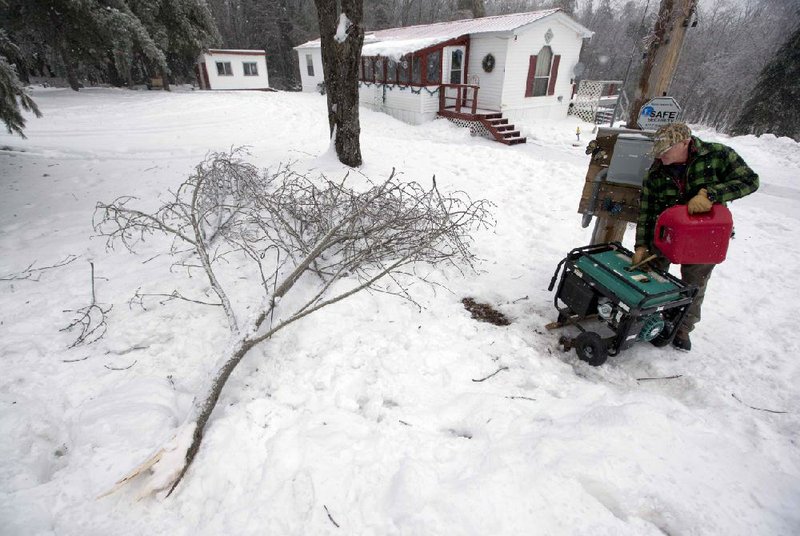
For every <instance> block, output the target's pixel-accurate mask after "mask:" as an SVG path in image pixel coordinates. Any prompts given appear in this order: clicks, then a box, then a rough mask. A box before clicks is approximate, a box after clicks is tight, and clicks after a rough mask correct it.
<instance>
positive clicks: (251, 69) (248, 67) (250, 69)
mask: <svg viewBox="0 0 800 536" xmlns="http://www.w3.org/2000/svg"><path fill="white" fill-rule="evenodd" d="M242 67H244V75H245V76H258V63H256V62H254V61H243V62H242Z"/></svg>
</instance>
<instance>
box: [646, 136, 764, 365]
mask: <svg viewBox="0 0 800 536" xmlns="http://www.w3.org/2000/svg"><path fill="white" fill-rule="evenodd" d="M652 154H653V155H655V157H656V160H655V162H653V165H652V166H651V167H650V170H649V171H648V172H647V175H646V176H645V178H644V182H643V184H642V193H641V197H640V209H639V219H638V221H637V224H636V248H635V253H634V255H633V259H632V264H636V263H638V262H641V261H642V260H643V259H645V258H647V256H649V255H650V253H651V252H653V253H658V251H657V250H656V249H655V248H654V247H653V238H654V233H655V226H656V219H657V218H658V216H659V215H660V214H661V213H662V212H663V211H664V210H666V209H668V208H669V207H671V206H673V205H687V206H688V210H689V214H698V213H702V212H708V211H710V210H711V206H712V205H713V204H714V203H727V202H728V201H733V200H734V199H739V198H740V197H744V196H746V195H748V194H750V193H753V192H754V191H756V190H757V189H758V175H756V174H755V173H754V172H753V170H752V169H750V167H749V166H748V165H747V164H746V163H745V162H744V160H742V157H740V156H739V155H738V154H737V153H736V151H734V150H733V149H731V148H730V147H727V146H725V145H722V144H720V143H707V142H704V141H702V140H701V139H699V138H697V137H696V136H692V132H691V130H689V127H687V126H686V124H684V123H672V124H670V125H666V126H664V127H661V128H660V129H658V130H657V131H656V133H655V136H654V143H653V151H652ZM654 264H655V265H656V266H657V267H658V268H661V269H663V270H666V269H668V268H669V261H668V260H667V259H666V258H664V257H662V256H659V257H658V259H656V261H654ZM713 269H714V265H713V264H684V265H681V279H683V280H684V281H685V282H686V283H688V284H690V285H697V287H698V292H697V296H696V297H695V299H694V301H693V302H692V305H691V306H690V307H689V311H688V312H687V314H686V317H685V318H684V321H683V324H681V326H680V327H679V328H678V332H677V333H676V335H675V338H674V340H673V342H672V344H673V346H675V347H676V348H678V349H680V350H686V351H688V350H691V348H692V343H691V341H690V340H689V332H690V331H692V330H693V329H694V327H695V324H697V322H699V321H700V308H701V306H702V305H703V298H704V297H705V292H706V285H707V283H708V279H709V277H710V276H711V271H712V270H713Z"/></svg>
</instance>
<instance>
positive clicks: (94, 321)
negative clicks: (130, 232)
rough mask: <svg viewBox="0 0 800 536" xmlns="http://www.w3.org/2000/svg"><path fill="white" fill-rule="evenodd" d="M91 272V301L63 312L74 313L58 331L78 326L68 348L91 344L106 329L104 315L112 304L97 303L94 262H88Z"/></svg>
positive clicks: (69, 329)
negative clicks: (77, 331)
mask: <svg viewBox="0 0 800 536" xmlns="http://www.w3.org/2000/svg"><path fill="white" fill-rule="evenodd" d="M89 265H90V266H91V272H92V279H91V281H92V287H91V288H92V302H91V303H90V304H89V305H87V306H86V307H81V308H80V309H67V310H65V311H64V312H65V313H75V318H74V319H73V321H72V322H70V323H69V324H68V325H67V326H65V327H63V328H61V329H60V330H59V331H72V330H73V329H75V328H77V327H80V333H79V334H78V337H77V338H76V339H75V341H74V342H73V343H72V344H70V345H69V348H74V347H76V346H78V345H81V344H92V343H93V342H96V341H98V340H100V339H101V338H102V337H103V335H105V334H106V331H107V330H108V325H107V324H106V315H107V314H108V313H109V312H110V311H111V309H112V308H113V305H109V306H108V307H105V308H104V307H102V306H101V305H99V304H98V303H97V297H96V295H95V289H94V263H93V262H90V263H89Z"/></svg>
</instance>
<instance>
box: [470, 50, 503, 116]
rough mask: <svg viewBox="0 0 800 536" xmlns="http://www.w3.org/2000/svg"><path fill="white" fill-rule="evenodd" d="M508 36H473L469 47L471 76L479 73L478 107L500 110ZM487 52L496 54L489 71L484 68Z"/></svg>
mask: <svg viewBox="0 0 800 536" xmlns="http://www.w3.org/2000/svg"><path fill="white" fill-rule="evenodd" d="M508 42H509V40H508V38H507V37H500V36H497V35H479V36H474V37H472V39H471V41H470V49H469V64H468V68H467V73H468V75H469V76H472V75H477V77H478V85H479V86H480V88H479V89H478V108H481V109H484V110H500V106H501V103H502V98H503V76H504V71H505V69H506V61H507V56H508ZM487 54H492V55H493V56H494V60H495V62H494V69H493V70H492V72H490V73H487V72H486V71H484V70H483V58H485V57H486V55H487Z"/></svg>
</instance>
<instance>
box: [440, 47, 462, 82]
mask: <svg viewBox="0 0 800 536" xmlns="http://www.w3.org/2000/svg"><path fill="white" fill-rule="evenodd" d="M445 54H446V55H445V58H447V66H446V69H445V72H446V73H447V80H446V81H445V83H446V84H463V83H464V69H465V67H466V65H465V64H464V60H465V58H466V55H467V47H463V46H461V47H445Z"/></svg>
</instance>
